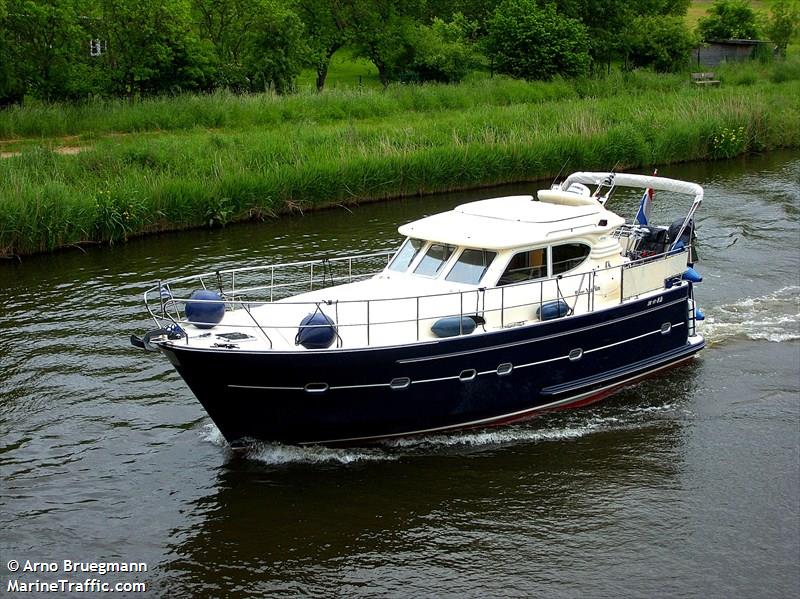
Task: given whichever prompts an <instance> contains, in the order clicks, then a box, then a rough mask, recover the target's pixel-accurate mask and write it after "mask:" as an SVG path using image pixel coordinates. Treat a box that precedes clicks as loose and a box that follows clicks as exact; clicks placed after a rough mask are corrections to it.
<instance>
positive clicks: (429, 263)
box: [414, 243, 456, 277]
mask: <svg viewBox="0 0 800 599" xmlns="http://www.w3.org/2000/svg"><path fill="white" fill-rule="evenodd" d="M455 249H456V248H455V246H452V245H446V244H444V243H434V244H431V247H429V248H428V251H427V252H425V255H424V256H423V257H422V260H420V261H419V264H418V265H417V268H416V269H414V274H418V275H422V276H423V277H435V276H436V275H437V274H439V271H441V270H442V266H444V265H445V263H446V262H447V261H448V260H449V259H450V256H452V255H453V251H454V250H455Z"/></svg>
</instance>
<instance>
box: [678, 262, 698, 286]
mask: <svg viewBox="0 0 800 599" xmlns="http://www.w3.org/2000/svg"><path fill="white" fill-rule="evenodd" d="M681 278H682V279H683V280H684V281H691V282H692V283H699V282H700V281H702V280H703V277H702V275H701V274H700V273H699V272H697V271H696V270H695V269H694V268H692V267H691V266H690V267H689V268H687V269H686V272H684V273H683V275H682V276H681Z"/></svg>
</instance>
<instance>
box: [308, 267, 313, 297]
mask: <svg viewBox="0 0 800 599" xmlns="http://www.w3.org/2000/svg"><path fill="white" fill-rule="evenodd" d="M308 289H309V291H314V263H313V262H312V263H311V281H309V287H308Z"/></svg>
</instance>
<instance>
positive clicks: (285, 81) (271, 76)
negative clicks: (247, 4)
mask: <svg viewBox="0 0 800 599" xmlns="http://www.w3.org/2000/svg"><path fill="white" fill-rule="evenodd" d="M254 4H255V3H254ZM307 57H308V48H307V46H306V45H305V42H304V30H303V23H302V22H301V21H300V18H299V17H298V16H297V14H296V13H295V12H294V11H292V10H291V9H289V8H287V7H286V6H285V5H283V4H282V3H278V2H272V1H270V0H259V1H258V3H257V4H256V12H255V20H254V22H253V26H252V27H251V28H250V31H249V33H248V34H247V35H246V36H245V39H244V42H243V48H242V64H243V66H244V72H245V73H246V75H247V77H248V80H249V84H250V90H251V91H262V90H268V89H271V90H274V91H275V92H277V93H279V94H284V93H287V92H290V91H293V90H294V81H295V79H296V78H297V75H299V74H300V70H301V69H302V68H303V66H305V64H307Z"/></svg>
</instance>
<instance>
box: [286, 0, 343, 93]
mask: <svg viewBox="0 0 800 599" xmlns="http://www.w3.org/2000/svg"><path fill="white" fill-rule="evenodd" d="M294 8H295V10H296V11H297V14H298V16H299V17H300V19H301V20H302V21H303V25H304V26H305V30H306V33H307V34H308V36H307V38H306V43H307V46H308V55H309V61H310V62H311V63H312V64H313V65H314V69H315V70H316V72H317V81H316V84H317V91H322V89H323V88H324V87H325V80H326V79H327V77H328V67H329V66H330V63H331V57H332V56H333V55H334V53H335V52H336V51H337V50H338V49H340V48H341V47H342V46H344V45H345V44H346V43H347V41H348V40H349V39H350V36H351V33H352V32H351V23H352V18H353V2H352V1H351V0H294Z"/></svg>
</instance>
